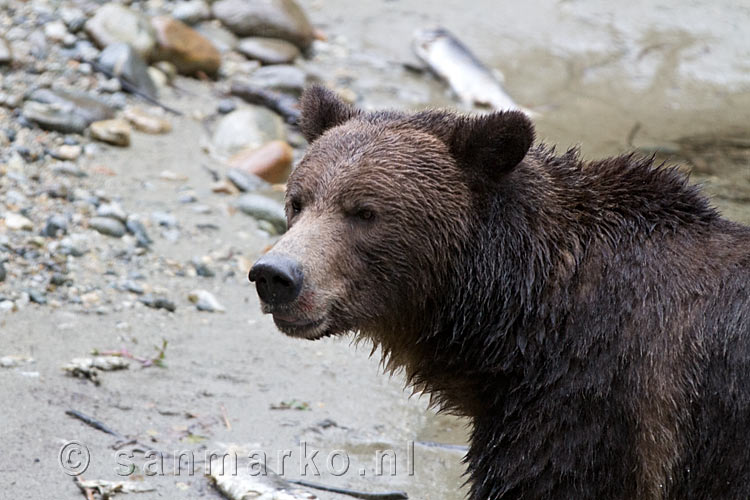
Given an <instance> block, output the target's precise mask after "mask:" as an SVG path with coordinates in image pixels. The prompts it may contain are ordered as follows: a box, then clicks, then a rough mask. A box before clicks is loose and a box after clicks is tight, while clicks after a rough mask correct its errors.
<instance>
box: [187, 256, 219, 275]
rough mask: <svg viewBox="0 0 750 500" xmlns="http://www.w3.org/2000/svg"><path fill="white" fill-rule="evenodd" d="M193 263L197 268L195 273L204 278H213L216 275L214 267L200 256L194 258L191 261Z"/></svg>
mask: <svg viewBox="0 0 750 500" xmlns="http://www.w3.org/2000/svg"><path fill="white" fill-rule="evenodd" d="M191 263H192V264H193V268H194V269H195V273H196V274H197V275H198V276H200V277H202V278H213V277H214V276H216V273H215V272H214V270H213V269H211V268H210V267H209V266H208V264H206V263H205V262H203V261H202V260H201V259H199V258H197V257H196V258H194V259H193V260H192V262H191Z"/></svg>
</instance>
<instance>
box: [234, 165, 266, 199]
mask: <svg viewBox="0 0 750 500" xmlns="http://www.w3.org/2000/svg"><path fill="white" fill-rule="evenodd" d="M227 179H229V181H230V182H231V183H232V184H234V185H235V186H236V187H237V189H239V190H240V191H242V192H245V193H246V192H252V191H258V190H260V189H263V188H266V187H268V186H269V184H268V183H267V182H266V181H264V180H263V179H261V178H260V177H258V176H257V175H253V174H251V173H249V172H245V171H244V170H240V169H238V168H230V169H229V170H228V171H227Z"/></svg>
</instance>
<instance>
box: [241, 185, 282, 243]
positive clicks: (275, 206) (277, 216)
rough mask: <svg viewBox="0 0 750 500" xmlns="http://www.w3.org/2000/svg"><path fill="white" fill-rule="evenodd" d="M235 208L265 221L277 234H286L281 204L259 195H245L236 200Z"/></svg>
mask: <svg viewBox="0 0 750 500" xmlns="http://www.w3.org/2000/svg"><path fill="white" fill-rule="evenodd" d="M236 206H237V208H238V209H239V210H240V211H241V212H243V213H245V214H247V215H249V216H251V217H253V218H255V219H258V220H261V221H267V222H269V223H270V224H271V225H272V226H273V229H274V230H275V232H276V233H277V234H283V233H284V232H286V212H284V207H283V206H282V205H281V203H279V202H277V201H275V200H272V199H270V198H266V197H265V196H261V195H259V194H245V195H242V196H240V197H239V198H238V199H237V203H236Z"/></svg>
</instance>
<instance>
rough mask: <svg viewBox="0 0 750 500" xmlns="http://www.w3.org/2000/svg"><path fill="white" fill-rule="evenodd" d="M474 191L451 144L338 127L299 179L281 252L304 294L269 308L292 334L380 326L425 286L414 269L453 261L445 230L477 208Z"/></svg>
mask: <svg viewBox="0 0 750 500" xmlns="http://www.w3.org/2000/svg"><path fill="white" fill-rule="evenodd" d="M465 190H466V187H465V182H464V181H463V180H462V179H461V176H460V172H459V169H458V168H457V167H456V166H455V164H453V162H452V161H451V160H450V155H449V154H448V152H447V149H446V146H445V145H444V144H443V143H442V142H441V141H439V140H438V139H436V138H435V137H433V136H431V135H430V134H427V133H425V132H423V131H419V130H416V129H406V128H405V126H404V125H403V124H395V125H394V124H388V125H383V124H377V123H370V122H368V121H365V120H360V119H356V118H355V119H353V120H349V121H347V122H346V123H345V124H343V125H340V126H337V127H334V128H332V129H330V130H328V131H327V132H325V133H324V135H323V136H321V137H320V138H319V139H318V140H317V141H316V142H315V143H314V144H313V145H312V146H311V147H310V149H309V151H308V153H307V155H306V156H305V157H304V159H303V160H302V161H301V163H300V164H299V166H298V167H297V168H296V169H295V171H294V172H293V174H292V176H291V177H290V179H289V183H288V185H287V194H286V211H287V217H288V221H289V231H288V232H287V233H286V234H285V235H284V236H283V237H282V238H281V239H280V240H279V242H278V243H277V244H276V245H275V246H274V248H273V249H272V250H271V253H276V254H279V255H285V256H288V257H291V258H293V259H295V260H296V261H297V262H298V263H299V265H300V268H301V269H302V272H303V275H304V278H303V284H302V289H301V291H300V293H299V296H298V298H297V299H296V300H295V301H293V302H291V303H289V304H284V305H283V306H282V307H274V306H271V305H269V304H264V305H263V308H264V312H267V313H271V314H273V315H274V319H275V320H276V324H277V326H278V327H279V329H280V330H281V331H283V332H284V333H286V334H288V335H291V336H296V337H302V338H307V339H315V338H320V337H323V336H326V335H332V334H340V333H344V332H347V331H350V330H368V331H371V330H378V329H379V327H380V326H381V325H383V324H385V323H387V322H389V320H390V319H391V318H390V317H391V316H392V315H393V314H398V311H399V310H400V308H401V307H400V304H402V303H403V302H404V299H405V297H403V295H404V294H405V293H416V294H418V293H420V289H422V288H423V287H424V286H425V283H426V281H425V279H424V276H423V275H422V272H421V271H420V272H416V273H415V272H414V270H415V269H420V270H424V272H427V273H428V272H430V270H431V269H439V265H437V266H436V263H440V262H441V261H445V260H446V259H447V258H448V255H447V253H448V252H449V249H450V248H452V247H453V243H452V242H448V241H445V242H444V241H439V240H440V238H439V235H442V234H456V232H455V228H454V229H453V230H452V231H445V230H444V229H443V228H440V227H439V226H440V225H441V224H445V223H446V221H450V220H456V216H455V214H458V213H461V212H464V211H467V210H468V208H469V207H468V203H467V204H466V205H461V203H460V201H461V200H469V199H470V196H469V195H468V193H461V192H460V191H465ZM457 191H459V192H457ZM447 214H454V215H453V216H451V217H448V216H447ZM417 276H419V278H417ZM301 325H303V326H301Z"/></svg>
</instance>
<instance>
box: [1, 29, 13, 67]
mask: <svg viewBox="0 0 750 500" xmlns="http://www.w3.org/2000/svg"><path fill="white" fill-rule="evenodd" d="M11 61H13V51H12V50H11V48H10V44H9V43H8V41H7V40H6V39H5V38H3V37H2V36H0V64H9V63H10V62H11Z"/></svg>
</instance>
